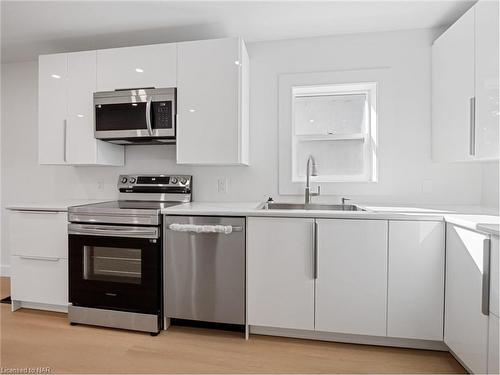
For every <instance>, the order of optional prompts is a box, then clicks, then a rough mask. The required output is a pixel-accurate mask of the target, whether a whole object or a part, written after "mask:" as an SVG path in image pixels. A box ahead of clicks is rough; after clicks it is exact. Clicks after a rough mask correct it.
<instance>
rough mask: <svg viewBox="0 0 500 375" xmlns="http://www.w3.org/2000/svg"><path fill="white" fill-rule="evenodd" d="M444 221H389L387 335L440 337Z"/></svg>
mask: <svg viewBox="0 0 500 375" xmlns="http://www.w3.org/2000/svg"><path fill="white" fill-rule="evenodd" d="M444 264H445V225H444V223H443V222H434V221H389V286H388V304H387V307H388V312H387V315H388V316H387V335H388V336H390V337H400V338H411V339H422V340H435V341H442V340H443V313H444Z"/></svg>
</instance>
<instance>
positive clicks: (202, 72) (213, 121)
mask: <svg viewBox="0 0 500 375" xmlns="http://www.w3.org/2000/svg"><path fill="white" fill-rule="evenodd" d="M177 86H178V88H177V162H178V163H180V164H211V165H217V164H225V165H227V164H235V165H237V164H243V165H245V164H248V163H249V156H248V152H249V150H248V148H249V140H248V137H249V124H248V121H249V115H248V102H249V101H248V97H249V60H248V54H247V51H246V47H245V43H244V42H243V40H242V39H241V38H226V39H213V40H202V41H193V42H184V43H178V44H177Z"/></svg>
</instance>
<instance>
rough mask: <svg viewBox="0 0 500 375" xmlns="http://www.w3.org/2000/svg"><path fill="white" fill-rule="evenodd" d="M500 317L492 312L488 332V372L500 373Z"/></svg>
mask: <svg viewBox="0 0 500 375" xmlns="http://www.w3.org/2000/svg"><path fill="white" fill-rule="evenodd" d="M499 321H500V319H499V318H498V316H496V315H493V314H490V317H489V334H488V374H498V373H499V372H500V353H499V352H500V346H499V344H498V337H499V333H500V332H499V331H500V323H499Z"/></svg>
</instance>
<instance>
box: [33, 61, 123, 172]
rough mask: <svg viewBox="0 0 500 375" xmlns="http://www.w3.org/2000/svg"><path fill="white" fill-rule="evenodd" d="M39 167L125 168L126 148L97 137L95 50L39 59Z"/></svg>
mask: <svg viewBox="0 0 500 375" xmlns="http://www.w3.org/2000/svg"><path fill="white" fill-rule="evenodd" d="M38 78H39V87H38V92H39V95H38V98H39V99H38V100H39V108H38V116H39V117H38V161H39V163H40V164H63V165H123V163H124V151H123V146H118V145H113V144H111V143H107V142H103V141H99V140H96V139H95V138H94V132H93V129H94V111H93V107H94V106H93V93H94V91H96V51H85V52H74V53H62V54H55V55H42V56H40V57H39V77H38Z"/></svg>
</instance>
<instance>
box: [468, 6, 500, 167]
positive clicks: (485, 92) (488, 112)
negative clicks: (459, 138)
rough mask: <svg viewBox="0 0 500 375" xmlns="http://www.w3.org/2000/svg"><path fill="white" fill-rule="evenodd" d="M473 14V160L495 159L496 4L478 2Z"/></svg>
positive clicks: (497, 38) (496, 112) (497, 141)
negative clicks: (474, 136) (474, 64)
mask: <svg viewBox="0 0 500 375" xmlns="http://www.w3.org/2000/svg"><path fill="white" fill-rule="evenodd" d="M474 8H475V11H476V37H475V41H476V126H475V130H476V142H475V144H476V150H475V155H476V157H477V158H487V159H491V158H493V159H498V157H499V149H498V145H499V139H498V128H499V118H500V117H499V96H498V88H499V77H498V68H499V66H498V52H499V51H498V47H499V43H500V41H499V35H498V33H499V30H498V17H499V16H498V10H499V9H498V1H488V0H482V1H479V2H478V3H477V4H476V5H475V7H474Z"/></svg>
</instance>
